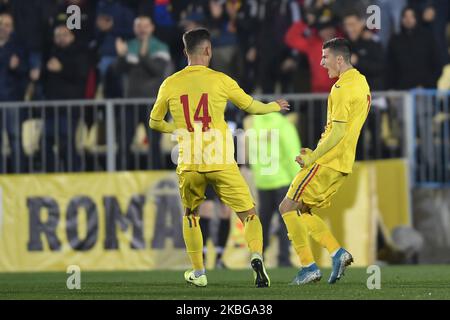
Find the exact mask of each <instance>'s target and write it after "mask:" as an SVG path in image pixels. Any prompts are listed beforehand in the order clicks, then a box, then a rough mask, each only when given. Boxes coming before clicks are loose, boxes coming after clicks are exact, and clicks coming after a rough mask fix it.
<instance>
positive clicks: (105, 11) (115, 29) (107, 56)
mask: <svg viewBox="0 0 450 320" xmlns="http://www.w3.org/2000/svg"><path fill="white" fill-rule="evenodd" d="M133 18H134V15H133V12H132V11H131V10H130V9H129V8H128V7H126V6H123V5H122V4H120V3H119V2H117V1H114V0H100V1H99V2H98V5H97V19H96V45H97V51H98V55H99V63H98V69H99V72H100V79H101V82H102V83H104V85H105V87H106V88H105V91H106V92H105V93H106V94H105V95H106V96H107V97H111V96H110V95H109V94H108V93H109V92H113V91H115V89H116V88H117V84H116V83H115V79H111V78H110V77H109V76H112V75H111V74H110V73H109V74H108V78H107V72H108V70H109V67H110V66H111V64H112V63H113V62H114V61H115V59H116V48H115V43H116V40H117V38H122V39H129V38H131V37H132V36H133ZM105 82H106V83H105ZM111 88H114V89H111ZM112 97H115V96H114V95H113V96H112Z"/></svg>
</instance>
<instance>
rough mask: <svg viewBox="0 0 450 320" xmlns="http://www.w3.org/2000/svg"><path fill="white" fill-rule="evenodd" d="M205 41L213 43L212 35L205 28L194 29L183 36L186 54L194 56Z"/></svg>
mask: <svg viewBox="0 0 450 320" xmlns="http://www.w3.org/2000/svg"><path fill="white" fill-rule="evenodd" d="M203 41H211V35H210V33H209V31H208V30H207V29H205V28H198V29H192V30H189V31H187V32H185V33H184V34H183V43H184V48H185V49H186V52H187V53H189V54H192V53H194V52H195V49H196V48H197V46H198V45H200V44H201V43H202V42H203Z"/></svg>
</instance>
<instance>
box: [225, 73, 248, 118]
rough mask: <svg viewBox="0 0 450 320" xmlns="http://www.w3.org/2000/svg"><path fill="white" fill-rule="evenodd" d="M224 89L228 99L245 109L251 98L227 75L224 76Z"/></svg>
mask: <svg viewBox="0 0 450 320" xmlns="http://www.w3.org/2000/svg"><path fill="white" fill-rule="evenodd" d="M223 82H224V90H225V92H226V93H227V95H228V99H229V100H230V101H231V102H232V103H233V104H234V105H235V106H236V107H238V108H239V109H242V110H245V109H247V108H248V107H249V106H250V105H251V103H252V101H253V98H252V97H251V96H250V95H248V94H247V93H245V91H244V90H242V88H241V87H240V86H239V85H238V83H237V82H236V81H235V80H233V79H231V78H230V77H229V76H227V75H225V76H224V81H223Z"/></svg>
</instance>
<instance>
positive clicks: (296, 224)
mask: <svg viewBox="0 0 450 320" xmlns="http://www.w3.org/2000/svg"><path fill="white" fill-rule="evenodd" d="M283 220H284V223H285V224H286V228H287V230H288V236H289V239H291V241H292V245H293V246H294V249H295V252H297V255H298V257H299V258H300V263H301V264H302V266H308V265H310V264H311V263H313V262H314V256H313V253H312V251H311V247H310V245H309V239H308V236H309V235H308V229H307V228H306V226H305V225H304V224H303V223H302V222H301V220H300V217H299V216H298V214H297V211H289V212H286V213H285V214H283Z"/></svg>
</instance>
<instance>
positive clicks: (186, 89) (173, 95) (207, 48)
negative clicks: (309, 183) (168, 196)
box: [150, 29, 289, 287]
mask: <svg viewBox="0 0 450 320" xmlns="http://www.w3.org/2000/svg"><path fill="white" fill-rule="evenodd" d="M183 42H184V47H185V48H184V52H185V54H186V56H187V58H188V66H187V67H186V68H184V69H183V70H181V71H179V72H177V73H175V74H173V75H172V76H170V77H168V78H167V79H166V80H165V81H164V82H163V83H162V85H161V87H160V89H159V92H158V97H157V98H156V102H155V105H154V106H153V109H152V112H151V114H150V127H151V128H153V129H155V130H158V131H161V132H168V133H175V135H176V136H177V139H178V145H179V156H178V166H177V175H178V179H179V188H180V194H181V199H182V202H183V206H184V207H185V215H184V217H183V237H184V241H185V243H186V250H187V253H188V256H189V258H190V260H191V263H192V266H193V270H188V271H186V272H185V274H184V277H185V280H186V281H187V282H189V283H192V284H194V285H196V286H206V285H207V278H206V274H205V268H204V263H203V257H202V253H203V240H202V233H201V230H200V224H199V217H198V207H199V205H200V203H202V201H203V200H204V199H205V188H206V186H207V184H210V185H212V187H213V188H214V190H215V192H216V194H217V195H218V196H219V197H220V199H221V200H222V202H223V203H225V204H226V205H228V206H229V207H230V208H232V209H233V211H235V212H236V214H237V215H238V217H239V218H240V220H241V221H242V222H243V224H244V232H245V239H246V241H247V244H248V247H249V250H250V252H251V266H252V268H253V271H254V277H255V286H257V287H269V286H270V279H269V276H268V275H267V272H266V270H265V267H264V263H263V259H262V246H263V241H262V227H261V223H260V220H259V218H258V216H257V215H256V211H255V206H254V201H253V198H252V196H251V194H250V190H249V187H248V185H247V184H246V182H245V180H244V178H243V177H242V175H241V174H240V172H239V168H238V166H237V164H236V161H235V160H234V144H233V139H232V137H231V133H230V131H229V129H228V127H227V124H226V122H225V120H224V111H225V107H226V103H227V101H228V100H230V101H231V102H232V103H233V104H234V105H236V106H237V107H239V108H240V109H242V110H244V111H246V112H248V113H252V114H265V113H269V112H274V111H280V110H288V109H289V104H288V102H287V101H286V100H277V101H275V102H271V103H268V104H265V103H262V102H259V101H257V100H254V99H253V98H252V97H251V96H249V95H248V94H246V93H245V92H244V91H243V90H242V89H241V88H240V87H239V85H238V84H237V83H236V81H234V80H233V79H231V78H230V77H228V76H227V75H225V74H223V73H221V72H217V71H214V70H211V69H209V68H208V65H209V62H210V60H211V56H212V48H211V41H210V34H209V32H208V30H206V29H194V30H191V31H188V32H186V33H185V34H184V35H183ZM167 111H170V114H171V115H172V117H173V119H174V122H173V123H169V122H166V121H165V120H164V118H165V116H166V113H167Z"/></svg>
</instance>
